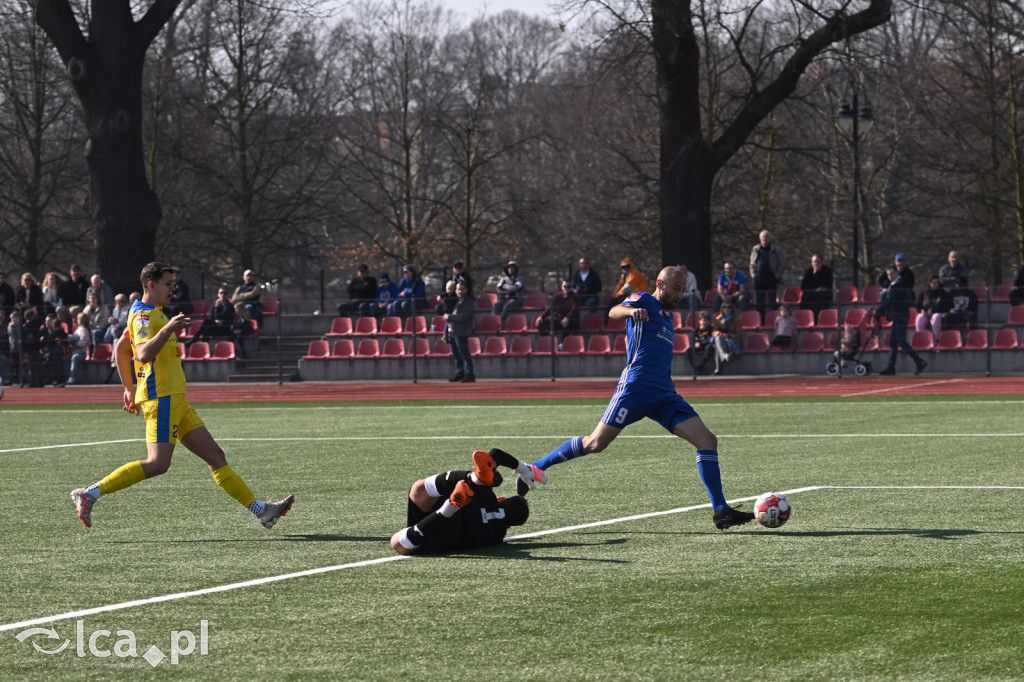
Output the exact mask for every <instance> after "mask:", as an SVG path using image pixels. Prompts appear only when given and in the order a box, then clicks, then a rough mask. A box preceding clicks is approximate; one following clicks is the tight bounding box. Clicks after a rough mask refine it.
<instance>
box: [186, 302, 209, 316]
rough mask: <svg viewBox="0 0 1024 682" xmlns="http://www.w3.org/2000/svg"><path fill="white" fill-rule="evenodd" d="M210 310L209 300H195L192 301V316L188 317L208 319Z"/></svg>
mask: <svg viewBox="0 0 1024 682" xmlns="http://www.w3.org/2000/svg"><path fill="white" fill-rule="evenodd" d="M211 308H212V306H211V305H210V299H208V298H197V299H195V300H194V301H192V314H191V315H190V317H195V318H199V317H209V316H210V309H211Z"/></svg>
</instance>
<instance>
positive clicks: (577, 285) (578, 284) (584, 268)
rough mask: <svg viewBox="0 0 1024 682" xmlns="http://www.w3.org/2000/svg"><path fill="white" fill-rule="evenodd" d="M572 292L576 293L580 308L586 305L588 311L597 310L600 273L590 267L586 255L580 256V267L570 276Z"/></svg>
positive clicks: (593, 311)
mask: <svg viewBox="0 0 1024 682" xmlns="http://www.w3.org/2000/svg"><path fill="white" fill-rule="evenodd" d="M572 293H574V294H575V295H576V300H577V304H578V305H579V307H580V308H583V307H584V306H586V307H587V308H589V309H590V312H592V313H596V312H597V306H598V304H599V303H600V302H601V301H600V298H599V296H598V294H600V293H601V275H599V274H598V273H597V270H595V269H593V268H592V267H590V259H589V258H587V257H586V256H584V257H582V258H580V267H579V269H578V270H576V273H575V274H574V275H573V276H572Z"/></svg>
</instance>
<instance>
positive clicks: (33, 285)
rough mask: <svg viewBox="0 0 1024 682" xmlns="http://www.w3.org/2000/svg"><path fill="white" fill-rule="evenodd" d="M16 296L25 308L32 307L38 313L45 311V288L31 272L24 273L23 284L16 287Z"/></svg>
mask: <svg viewBox="0 0 1024 682" xmlns="http://www.w3.org/2000/svg"><path fill="white" fill-rule="evenodd" d="M14 298H15V299H17V301H18V305H19V306H21V308H22V309H23V310H25V309H28V308H31V309H33V310H35V311H36V314H37V315H38V314H39V313H41V312H42V311H43V290H42V288H41V287H40V286H39V283H38V282H36V278H35V275H33V274H32V273H31V272H26V273H24V274H22V276H21V285H20V286H19V287H18V288H17V289H15V291H14ZM39 319H42V318H39Z"/></svg>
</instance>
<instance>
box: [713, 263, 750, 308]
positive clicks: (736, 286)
mask: <svg viewBox="0 0 1024 682" xmlns="http://www.w3.org/2000/svg"><path fill="white" fill-rule="evenodd" d="M723 303H732V304H733V308H734V309H735V310H736V312H737V313H738V312H739V311H741V310H743V309H744V308H746V307H747V304H748V303H750V286H749V285H748V284H747V276H746V275H744V274H743V273H742V272H740V271H739V270H737V269H736V266H735V265H734V264H733V262H732V261H728V260H727V261H725V263H724V264H723V265H722V274H721V275H719V276H718V296H717V297H716V299H715V310H719V309H721V307H722V304H723Z"/></svg>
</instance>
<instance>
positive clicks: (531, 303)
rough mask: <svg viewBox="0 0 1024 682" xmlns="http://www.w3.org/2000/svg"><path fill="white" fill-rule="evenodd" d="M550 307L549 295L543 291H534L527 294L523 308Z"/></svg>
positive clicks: (542, 308) (541, 308) (540, 308)
mask: <svg viewBox="0 0 1024 682" xmlns="http://www.w3.org/2000/svg"><path fill="white" fill-rule="evenodd" d="M547 307H548V295H547V294H545V293H544V292H543V291H532V292H530V293H528V294H527V295H526V301H525V302H524V303H523V310H544V309H545V308H547Z"/></svg>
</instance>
